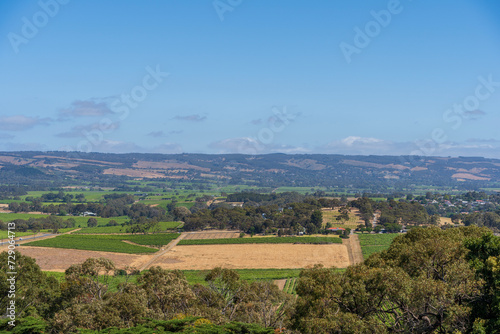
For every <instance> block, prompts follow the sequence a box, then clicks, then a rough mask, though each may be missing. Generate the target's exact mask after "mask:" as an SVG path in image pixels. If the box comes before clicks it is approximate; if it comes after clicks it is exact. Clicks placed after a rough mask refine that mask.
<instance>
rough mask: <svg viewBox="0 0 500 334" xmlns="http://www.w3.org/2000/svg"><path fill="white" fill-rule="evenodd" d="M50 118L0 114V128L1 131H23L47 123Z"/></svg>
mask: <svg viewBox="0 0 500 334" xmlns="http://www.w3.org/2000/svg"><path fill="white" fill-rule="evenodd" d="M51 121H52V119H50V118H39V117H29V116H24V115H15V116H0V130H2V131H24V130H29V129H31V128H33V127H35V126H37V125H48V124H49V123H50V122H51Z"/></svg>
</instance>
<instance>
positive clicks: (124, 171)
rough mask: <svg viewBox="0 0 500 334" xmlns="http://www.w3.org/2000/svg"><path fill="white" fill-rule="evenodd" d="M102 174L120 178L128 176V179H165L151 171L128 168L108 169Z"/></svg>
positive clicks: (163, 176) (162, 175)
mask: <svg viewBox="0 0 500 334" xmlns="http://www.w3.org/2000/svg"><path fill="white" fill-rule="evenodd" d="M102 173H103V174H111V175H120V176H130V177H145V178H149V179H155V178H165V177H166V176H165V175H164V174H160V173H156V172H152V171H143V170H137V169H130V168H108V169H105V170H104V171H103V172H102Z"/></svg>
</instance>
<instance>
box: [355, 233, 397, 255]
mask: <svg viewBox="0 0 500 334" xmlns="http://www.w3.org/2000/svg"><path fill="white" fill-rule="evenodd" d="M398 235H400V234H398V233H384V234H358V238H359V243H360V245H361V251H362V252H363V258H365V259H367V258H368V257H369V256H370V255H372V254H373V253H377V252H381V251H383V250H386V249H387V248H389V246H390V245H391V242H392V240H393V239H394V238H395V237H397V236H398Z"/></svg>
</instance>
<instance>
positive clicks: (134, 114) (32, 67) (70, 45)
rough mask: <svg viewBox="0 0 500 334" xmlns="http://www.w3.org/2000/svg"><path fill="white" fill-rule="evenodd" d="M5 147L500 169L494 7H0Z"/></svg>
mask: <svg viewBox="0 0 500 334" xmlns="http://www.w3.org/2000/svg"><path fill="white" fill-rule="evenodd" d="M0 36H2V38H1V42H0V73H1V76H0V91H1V94H0V150H3V151H12V150H72V151H73V150H81V151H92V152H115V153H122V152H159V153H180V152H189V153H192V152H193V153H195V152H196V153H246V154H260V153H270V152H283V153H340V154H383V155H400V154H404V155H406V154H419V155H438V156H458V155H462V156H485V157H494V158H500V132H499V131H498V130H497V128H498V124H500V4H499V3H498V1H494V0H490V1H486V0H476V1H472V0H463V1H456V0H455V1H452V0H442V1H430V0H413V1H410V0H401V1H397V0H390V1H378V0H377V1H349V2H347V1H342V2H341V1H326V0H318V1H314V2H307V1H305V0H304V1H296V0H293V1H292V0H273V1H269V0H251V1H250V0H216V1H212V0H207V1H205V0H203V1H202V0H192V1H185V0H165V1H147V2H145V1H142V2H141V1H93V0H88V1H77V0H41V1H8V2H7V1H3V2H1V3H0Z"/></svg>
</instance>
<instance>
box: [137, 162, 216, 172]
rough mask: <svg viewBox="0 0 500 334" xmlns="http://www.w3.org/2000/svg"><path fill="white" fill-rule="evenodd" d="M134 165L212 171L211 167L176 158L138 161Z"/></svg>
mask: <svg viewBox="0 0 500 334" xmlns="http://www.w3.org/2000/svg"><path fill="white" fill-rule="evenodd" d="M133 167H136V168H156V169H195V170H200V171H203V172H210V168H206V167H200V166H195V165H191V164H189V163H187V162H177V161H175V160H165V161H163V162H156V161H144V160H139V161H137V162H136V163H135V164H134V165H133Z"/></svg>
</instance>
